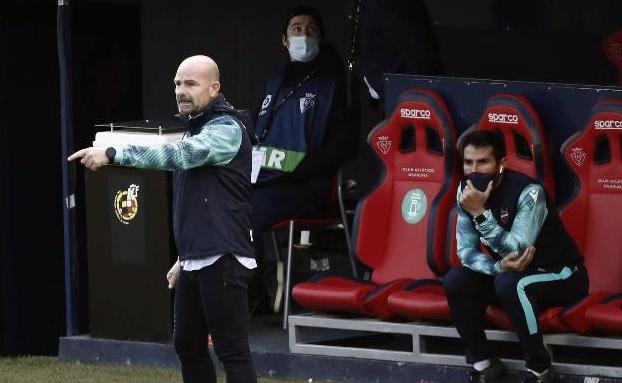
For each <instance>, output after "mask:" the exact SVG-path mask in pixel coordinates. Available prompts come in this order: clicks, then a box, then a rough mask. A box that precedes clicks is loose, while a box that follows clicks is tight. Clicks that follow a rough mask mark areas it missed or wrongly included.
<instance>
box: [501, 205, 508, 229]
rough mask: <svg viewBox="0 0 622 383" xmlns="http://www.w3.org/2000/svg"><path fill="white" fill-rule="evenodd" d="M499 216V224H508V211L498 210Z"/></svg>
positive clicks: (503, 208) (504, 209)
mask: <svg viewBox="0 0 622 383" xmlns="http://www.w3.org/2000/svg"><path fill="white" fill-rule="evenodd" d="M499 216H500V217H501V223H503V224H504V225H506V224H507V223H508V220H509V219H510V213H509V212H508V209H507V208H506V207H502V208H501V209H500V210H499Z"/></svg>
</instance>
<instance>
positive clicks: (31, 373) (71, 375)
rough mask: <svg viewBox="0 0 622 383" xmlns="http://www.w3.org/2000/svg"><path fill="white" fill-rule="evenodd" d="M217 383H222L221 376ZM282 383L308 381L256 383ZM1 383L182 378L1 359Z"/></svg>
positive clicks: (264, 382)
mask: <svg viewBox="0 0 622 383" xmlns="http://www.w3.org/2000/svg"><path fill="white" fill-rule="evenodd" d="M218 382H223V383H224V382H225V378H224V375H223V374H219V375H218ZM285 382H290V383H295V382H301V383H302V382H304V383H306V382H308V381H307V380H306V379H304V380H302V379H300V380H284V379H273V378H263V377H261V378H259V383H285ZM0 383H181V374H180V373H179V371H178V370H174V369H168V368H158V367H145V366H124V365H109V364H87V363H72V362H62V361H59V360H58V359H56V358H52V357H24V358H0ZM318 383H319V382H318Z"/></svg>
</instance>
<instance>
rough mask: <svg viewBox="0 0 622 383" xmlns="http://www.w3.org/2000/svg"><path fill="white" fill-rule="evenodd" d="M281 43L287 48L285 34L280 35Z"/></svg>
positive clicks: (287, 41)
mask: <svg viewBox="0 0 622 383" xmlns="http://www.w3.org/2000/svg"><path fill="white" fill-rule="evenodd" d="M281 43H283V46H284V47H285V49H289V40H287V36H285V35H283V36H282V37H281Z"/></svg>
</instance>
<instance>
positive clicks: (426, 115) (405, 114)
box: [400, 109, 430, 120]
mask: <svg viewBox="0 0 622 383" xmlns="http://www.w3.org/2000/svg"><path fill="white" fill-rule="evenodd" d="M400 116H401V117H402V118H423V119H426V120H429V119H430V111H429V110H427V109H400Z"/></svg>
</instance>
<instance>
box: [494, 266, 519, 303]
mask: <svg viewBox="0 0 622 383" xmlns="http://www.w3.org/2000/svg"><path fill="white" fill-rule="evenodd" d="M519 279H520V278H519V277H518V276H517V275H516V274H515V273H512V272H506V273H501V274H499V275H497V277H496V278H495V293H496V294H497V297H499V299H500V300H501V301H505V300H507V299H514V298H515V297H516V295H517V292H516V286H517V285H518V281H519Z"/></svg>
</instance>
